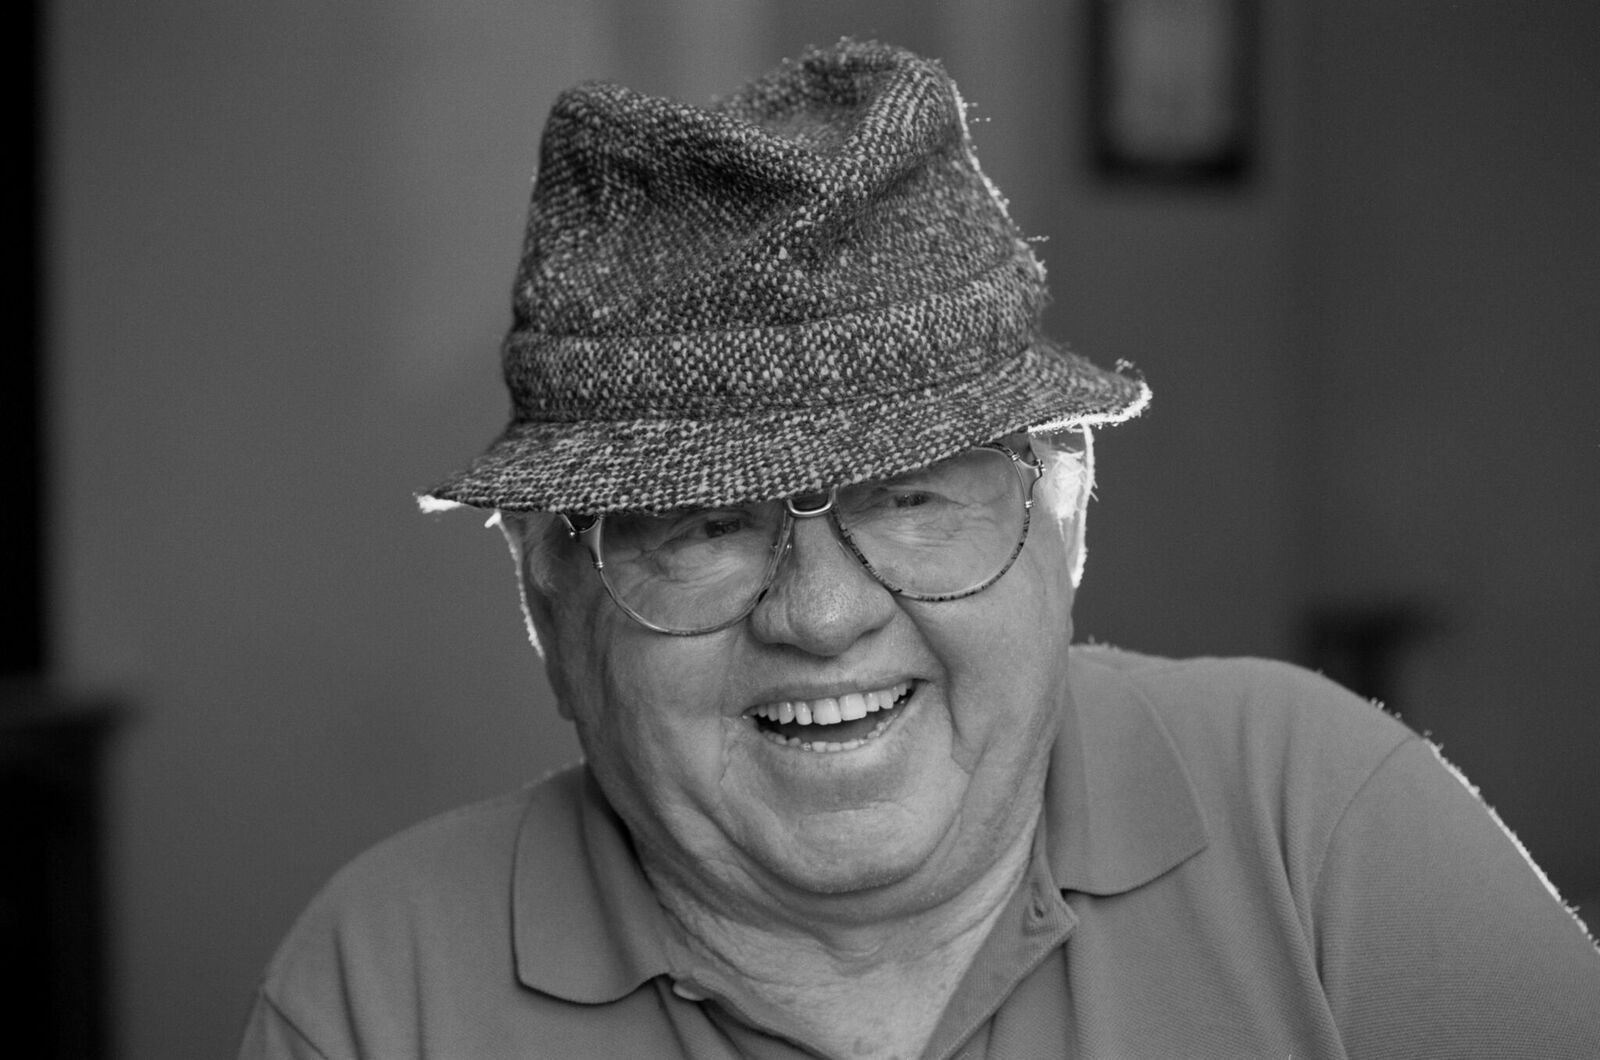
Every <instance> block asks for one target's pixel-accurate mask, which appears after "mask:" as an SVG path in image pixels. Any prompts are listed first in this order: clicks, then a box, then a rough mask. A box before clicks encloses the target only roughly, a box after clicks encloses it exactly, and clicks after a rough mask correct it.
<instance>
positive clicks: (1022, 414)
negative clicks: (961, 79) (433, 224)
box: [429, 41, 1149, 512]
mask: <svg viewBox="0 0 1600 1060" xmlns="http://www.w3.org/2000/svg"><path fill="white" fill-rule="evenodd" d="M962 107H963V105H962V102H961V98H960V96H959V95H958V94H957V92H956V88H955V85H954V84H953V83H952V82H951V80H950V78H949V77H948V75H946V74H945V72H944V70H943V68H942V67H940V66H939V65H938V64H937V63H935V62H931V61H929V60H926V59H921V58H918V57H917V56H914V55H912V54H910V53H908V52H905V51H902V50H899V49H895V48H889V47H885V46H882V45H878V44H868V43H857V42H852V41H841V42H840V43H839V44H837V45H835V46H834V47H832V48H828V49H824V50H813V51H810V52H808V53H806V54H805V55H803V56H801V57H800V58H799V59H798V60H795V61H792V62H788V63H785V64H784V65H783V66H782V67H780V68H779V69H777V70H776V71H774V72H772V73H771V74H769V75H767V76H766V77H764V78H762V79H760V80H758V81H756V82H754V83H752V84H750V85H747V86H745V87H744V88H743V89H741V90H740V91H738V92H737V93H735V94H734V95H732V96H730V97H728V98H726V99H723V100H720V101H718V102H716V103H714V104H712V105H711V106H710V107H709V108H701V107H693V106H688V105H685V104H682V103H678V102H674V101H670V100H665V99H655V98H651V97H647V96H642V95H639V94H638V93H635V92H633V91H630V90H629V89H627V88H623V87H621V86H618V85H612V84H585V85H580V86H578V87H576V88H573V89H570V90H568V91H567V92H565V93H563V94H562V95H561V97H560V98H559V99H558V100H557V101H556V104H555V107H554V109H553V111H552V112H551V115H550V120H549V123H548V125H547V126H546V129H545V133H544V139H543V142H542V145H541V150H540V159H539V174H538V179H537V181H536V183H535V187H534V192H533V201H532V206H531V208H530V211H529V217H528V230H527V240H526V242H525V244H524V249H523V255H522V261H521V266H520V269H519V271H518V275H517V283H516V287H515V291H514V298H513V309H514V323H513V325H512V329H511V333H510V335H509V336H508V337H507V339H506V342H505V347H504V368H505V378H506V384H507V386H508V387H509V388H510V391H511V396H512V403H513V413H512V421H511V424H510V426H509V427H508V428H507V429H506V431H505V433H504V434H502V435H501V436H500V438H499V439H497V440H496V441H495V442H494V444H493V445H492V446H491V448H490V449H489V451H488V452H486V453H485V454H484V455H483V456H481V457H480V458H479V459H478V460H477V462H476V463H474V464H473V465H472V466H471V467H470V468H468V469H467V470H466V471H465V472H463V473H461V474H459V475H457V476H455V477H454V478H452V479H450V480H448V481H447V482H445V483H443V484H441V485H440V486H438V487H436V488H435V489H433V490H431V491H429V493H430V496H431V497H433V498H437V499H439V500H445V501H455V502H459V503H463V504H470V505H476V506H480V507H494V508H508V509H538V510H545V511H581V512H607V511H616V510H623V509H650V510H665V509H670V508H678V507H688V506H701V505H713V504H725V503H730V502H734V501H742V500H750V499H766V498H772V497H778V496H784V495H788V494H792V493H797V492H802V491H808V490H815V489H819V488H822V487H825V486H827V485H831V484H836V483H842V482H850V481H857V480H860V479H864V478H870V477H874V476H878V475H884V474H892V473H895V472H899V471H904V470H909V469H911V468H914V467H920V466H922V465H925V464H928V463H931V462H933V461H935V460H938V459H941V458H942V457H945V456H948V455H950V454H952V453H955V452H957V451H959V450H961V449H963V448H966V447H967V446H970V445H973V444H976V443H979V442H983V441H987V440H989V439H992V438H995V437H999V436H1001V435H1004V434H1007V433H1010V432H1013V431H1016V430H1020V429H1023V428H1027V427H1034V426H1039V425H1042V424H1061V425H1066V424H1074V423H1103V422H1110V421H1115V420H1118V419H1123V418H1126V417H1127V416H1129V415H1133V414H1135V413H1137V412H1138V411H1139V410H1140V409H1141V408H1142V407H1143V405H1144V403H1145V401H1146V400H1147V398H1148V393H1149V392H1148V390H1147V389H1146V388H1145V386H1144V384H1143V382H1142V381H1140V380H1137V379H1132V378H1129V377H1126V376H1123V375H1120V374H1117V373H1113V372H1108V371H1105V370H1102V369H1100V368H1097V367H1095V366H1093V365H1091V364H1089V363H1088V362H1087V361H1085V360H1083V359H1081V358H1079V357H1077V356H1076V355H1074V354H1070V353H1067V352H1066V351H1064V350H1062V349H1059V348H1058V347H1056V346H1055V345H1053V344H1052V343H1051V342H1050V341H1049V340H1047V339H1045V338H1044V337H1043V336H1042V335H1040V334H1039V332H1038V320H1039V314H1040V312H1041V310H1042V309H1043V306H1044V301H1045V297H1046V295H1045V286H1044V272H1043V269H1042V267H1041V266H1040V265H1039V263H1038V262H1037V260H1036V259H1035V258H1034V256H1033V254H1032V252H1031V250H1030V249H1029V247H1028V245H1027V244H1026V243H1025V242H1024V241H1023V239H1022V237H1021V235H1020V234H1019V233H1018V232H1017V230H1016V228H1015V226H1014V225H1013V224H1012V223H1011V220H1010V218H1009V217H1008V216H1007V215H1006V211H1005V207H1004V204H1003V203H1002V202H1001V201H1000V199H999V197H998V195H997V194H996V193H995V191H994V189H993V187H992V186H991V185H990V184H989V183H988V181H987V180H986V179H985V178H984V176H983V175H982V174H981V173H980V172H979V170H978V166H977V160H976V158H975V157H974V155H973V153H972V149H971V144H970V142H969V140H968V135H967V129H966V122H965V118H964V114H963V110H962Z"/></svg>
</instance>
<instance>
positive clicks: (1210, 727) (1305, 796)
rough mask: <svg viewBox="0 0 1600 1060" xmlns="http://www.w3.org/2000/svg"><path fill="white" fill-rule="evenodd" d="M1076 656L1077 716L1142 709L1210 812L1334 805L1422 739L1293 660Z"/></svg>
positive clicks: (1090, 652)
mask: <svg viewBox="0 0 1600 1060" xmlns="http://www.w3.org/2000/svg"><path fill="white" fill-rule="evenodd" d="M1074 652H1075V657H1074V662H1075V664H1076V665H1075V670H1076V672H1077V678H1076V683H1075V686H1074V687H1075V689H1076V690H1077V696H1078V698H1079V700H1080V705H1079V709H1080V711H1082V710H1089V711H1094V710H1106V709H1116V708H1115V707H1114V706H1111V704H1117V703H1123V704H1126V703H1128V702H1129V701H1137V702H1139V703H1141V704H1143V706H1144V707H1145V709H1147V710H1148V711H1149V712H1150V713H1151V714H1152V715H1153V716H1154V717H1155V718H1156V720H1157V722H1158V724H1159V725H1160V727H1161V729H1162V731H1163V732H1164V733H1165V734H1166V736H1167V738H1168V739H1169V740H1170V741H1171V743H1172V745H1173V748H1174V750H1175V752H1176V753H1177V756H1178V758H1179V759H1180V760H1181V761H1182V762H1183V765H1184V768H1185V770H1186V771H1187V773H1188V776H1189V779H1190V782H1191V784H1192V786H1193V788H1194V790H1195V792H1196V794H1197V795H1198V796H1199V797H1200V799H1201V802H1202V804H1206V805H1208V806H1209V807H1211V808H1215V807H1219V806H1222V805H1229V806H1233V807H1235V808H1236V807H1237V805H1238V803H1239V801H1240V800H1241V799H1244V800H1252V801H1253V800H1257V799H1260V800H1264V801H1266V802H1268V803H1281V804H1283V805H1284V806H1285V807H1287V806H1289V805H1291V804H1292V803H1293V802H1296V801H1304V802H1306V803H1307V804H1308V805H1309V804H1319V803H1320V804H1324V805H1327V806H1330V807H1331V806H1333V805H1337V804H1340V803H1342V802H1343V801H1344V800H1346V799H1348V798H1350V797H1352V796H1353V795H1354V793H1355V792H1356V791H1357V790H1359V788H1360V787H1361V786H1362V785H1363V784H1364V783H1365V782H1366V780H1367V778H1368V777H1370V776H1371V775H1372V774H1373V773H1374V772H1375V771H1376V770H1377V769H1379V768H1380V767H1381V766H1382V764H1383V763H1384V762H1385V761H1386V760H1387V759H1389V758H1390V756H1391V755H1393V754H1394V752H1395V751H1396V749H1397V748H1399V747H1401V746H1403V745H1405V744H1407V743H1410V742H1412V741H1415V740H1418V739H1420V738H1419V737H1418V736H1417V735H1416V734H1415V733H1414V732H1412V731H1411V730H1410V729H1408V728H1406V726H1405V725H1404V724H1403V723H1401V722H1400V720H1399V719H1397V718H1395V717H1394V716H1393V715H1391V714H1389V713H1388V712H1387V711H1386V710H1385V709H1384V708H1383V706H1382V705H1381V704H1378V703H1374V702H1371V701H1369V700H1367V699H1364V698H1362V697H1360V696H1358V695H1356V694H1355V693H1353V692H1351V691H1349V690H1348V689H1345V688H1343V687H1341V686H1340V685H1338V684H1336V683H1335V682H1333V681H1330V680H1328V679H1327V678H1326V677H1323V676H1322V675H1320V674H1317V673H1313V672H1312V671H1310V670H1306V669H1304V668H1302V667H1299V666H1294V665H1292V664H1289V663H1283V662H1276V661H1273V660H1268V659H1259V658H1191V659H1171V658H1163V657H1159V656H1152V655H1141V654H1138V653H1134V652H1125V651H1121V650H1118V649H1114V648H1108V647H1103V646H1089V647H1084V648H1082V649H1079V648H1075V649H1074Z"/></svg>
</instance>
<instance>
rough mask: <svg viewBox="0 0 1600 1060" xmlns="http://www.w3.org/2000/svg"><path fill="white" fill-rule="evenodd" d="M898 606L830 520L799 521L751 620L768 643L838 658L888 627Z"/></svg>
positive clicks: (796, 522)
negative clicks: (837, 656) (786, 551)
mask: <svg viewBox="0 0 1600 1060" xmlns="http://www.w3.org/2000/svg"><path fill="white" fill-rule="evenodd" d="M897 606H898V605H897V604H896V602H895V599H894V595H893V594H892V593H890V592H889V590H887V589H885V588H884V587H883V586H882V585H881V584H879V583H878V580H877V579H876V578H874V577H873V576H872V575H871V574H870V573H868V572H867V570H866V568H865V567H863V566H862V565H861V563H860V561H859V560H857V559H856V557H855V556H854V554H852V553H851V551H850V549H849V548H848V546H846V545H845V543H844V542H843V541H841V540H840V539H839V535H838V532H837V531H836V530H835V529H834V526H833V522H832V520H831V519H827V518H811V519H796V520H795V521H794V527H793V529H792V531H791V532H790V536H789V551H788V554H787V555H786V556H784V558H783V560H782V565H781V566H780V567H779V568H778V574H777V577H776V578H774V579H773V582H772V584H771V585H770V586H768V588H767V591H766V594H765V595H764V596H763V597H762V598H761V601H760V602H759V603H758V604H756V608H755V610H754V611H752V612H751V613H750V624H751V628H752V630H753V631H754V633H755V635H756V637H757V638H758V639H760V640H762V641H765V642H767V643H769V644H788V645H792V646H793V647H796V648H799V649H801V650H802V651H806V652H809V653H810V654H812V655H820V656H834V655H841V654H843V653H844V652H845V651H847V650H848V649H849V648H850V646H851V645H852V644H854V643H855V642H856V641H858V640H860V639H861V638H862V637H863V636H865V635H867V634H868V633H870V632H872V631H873V630H875V629H879V628H881V627H882V626H884V625H886V624H887V623H888V622H889V621H890V619H892V618H893V617H894V612H895V608H896V607H897Z"/></svg>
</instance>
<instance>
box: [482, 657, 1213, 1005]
mask: <svg viewBox="0 0 1600 1060" xmlns="http://www.w3.org/2000/svg"><path fill="white" fill-rule="evenodd" d="M1111 658H1114V656H1111V655H1109V654H1108V653H1106V652H1105V651H1104V650H1103V649H1090V650H1087V651H1079V650H1077V649H1074V651H1073V661H1072V667H1071V669H1070V670H1069V671H1068V675H1069V681H1068V683H1069V702H1068V703H1067V704H1065V705H1064V709H1063V718H1062V729H1061V734H1060V736H1059V737H1058V738H1057V740H1056V744H1055V748H1054V750H1053V751H1052V753H1051V762H1050V774H1049V778H1048V780H1047V782H1046V793H1045V813H1044V820H1043V827H1044V829H1045V834H1044V838H1045V843H1046V850H1047V852H1048V856H1049V864H1050V869H1051V872H1052V873H1053V874H1054V876H1055V881H1056V884H1057V885H1058V886H1059V887H1060V888H1061V889H1062V890H1074V891H1082V892H1085V893H1088V894H1095V895H1110V894H1118V893H1121V892H1123V891H1128V890H1132V889H1133V888H1135V887H1138V886H1141V885H1142V884H1145V883H1148V882H1149V881H1151V880H1153V879H1155V878H1156V877H1158V876H1160V875H1162V874H1164V873H1165V872H1167V871H1168V870H1169V869H1172V868H1174V867H1175V866H1177V865H1178V864H1180V863H1181V862H1183V861H1185V860H1187V859H1188V858H1189V857H1191V856H1192V855H1194V854H1195V853H1196V852H1198V851H1199V850H1200V849H1201V848H1203V847H1204V846H1205V843H1206V839H1205V823H1204V821H1203V819H1202V818H1201V815H1200V809H1199V805H1198V802H1197V800H1196V799H1195V796H1194V792H1193V789H1192V787H1191V786H1190V783H1189V778H1188V775H1187V773H1186V772H1185V770H1184V767H1183V762H1182V759H1181V758H1180V757H1179V755H1178V752H1177V750H1176V748H1175V747H1174V746H1173V743H1172V739H1171V737H1170V735H1168V733H1167V731H1166V729H1165V728H1164V727H1163V726H1162V724H1161V722H1160V720H1159V719H1158V718H1157V717H1156V715H1155V712H1154V711H1153V710H1152V708H1151V707H1150V705H1149V703H1148V702H1146V700H1145V699H1144V697H1143V696H1142V695H1141V694H1140V692H1139V689H1138V687H1137V685H1136V684H1135V682H1134V681H1133V679H1132V678H1131V677H1130V676H1129V675H1128V674H1126V673H1125V672H1123V671H1122V670H1120V669H1119V668H1117V667H1116V666H1114V665H1109V664H1108V660H1109V659H1111ZM514 864H515V876H514V878H513V880H512V932H513V936H514V945H515V948H516V965H517V976H518V979H519V980H520V981H521V982H522V984H523V985H524V986H527V987H531V988H533V989H535V990H538V991H541V992H543V993H546V994H549V995H552V996H554V997H559V998H562V999H563V1000H566V1001H575V1002H579V1003H582V1004H599V1003H603V1002H609V1001H615V1000H617V999H619V998H621V997H624V996H625V995H627V994H629V993H632V992H633V991H634V990H635V989H637V988H638V987H639V986H640V985H641V984H643V983H645V982H646V981H648V980H650V979H652V978H654V977H655V976H658V975H667V974H670V972H671V963H670V960H669V958H668V952H669V950H668V947H667V945H666V936H665V930H666V929H665V921H664V919H663V914H662V911H661V908H660V906H659V905H658V904H657V902H656V898H655V892H654V891H653V890H652V889H651V887H650V882H649V881H648V880H647V879H646V878H645V875H644V871H643V869H642V868H640V866H639V860H638V858H637V857H636V856H635V854H634V850H633V844H632V842H631V841H630V840H629V838H628V834H627V830H626V828H625V827H624V826H623V824H622V822H621V820H620V819H619V818H618V817H617V816H616V815H615V814H614V813H613V812H612V811H611V809H610V807H609V806H608V805H607V803H606V801H605V797H604V795H603V794H602V793H601V791H600V788H599V785H598V784H596V783H595V781H594V778H593V776H592V775H591V774H590V773H589V770H588V769H587V767H582V766H580V767H576V768H574V769H570V770H567V771H566V772H564V773H561V774H558V775H557V776H555V777H553V778H551V779H550V780H548V781H546V782H545V783H543V784H541V785H539V786H538V787H536V788H535V789H534V793H533V795H532V798H531V801H530V804H529V807H528V810H527V812H526V814H525V815H524V817H523V822H522V828H521V831H520V833H519V835H518V838H517V851H516V858H515V862H514Z"/></svg>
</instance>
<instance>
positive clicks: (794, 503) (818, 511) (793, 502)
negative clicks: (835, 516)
mask: <svg viewBox="0 0 1600 1060" xmlns="http://www.w3.org/2000/svg"><path fill="white" fill-rule="evenodd" d="M812 498H821V503H820V504H817V505H812V506H805V507H802V503H803V502H805V501H808V500H810V499H812ZM838 499H839V487H837V486H833V487H831V488H830V489H829V490H828V491H827V492H826V493H823V492H820V491H819V492H817V493H796V494H792V495H791V496H788V497H785V498H784V499H783V510H784V511H785V512H787V513H788V514H789V516H790V517H791V518H794V519H815V518H817V517H818V516H821V515H827V514H828V513H829V512H831V511H833V506H834V504H835V503H836V502H837V501H838Z"/></svg>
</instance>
